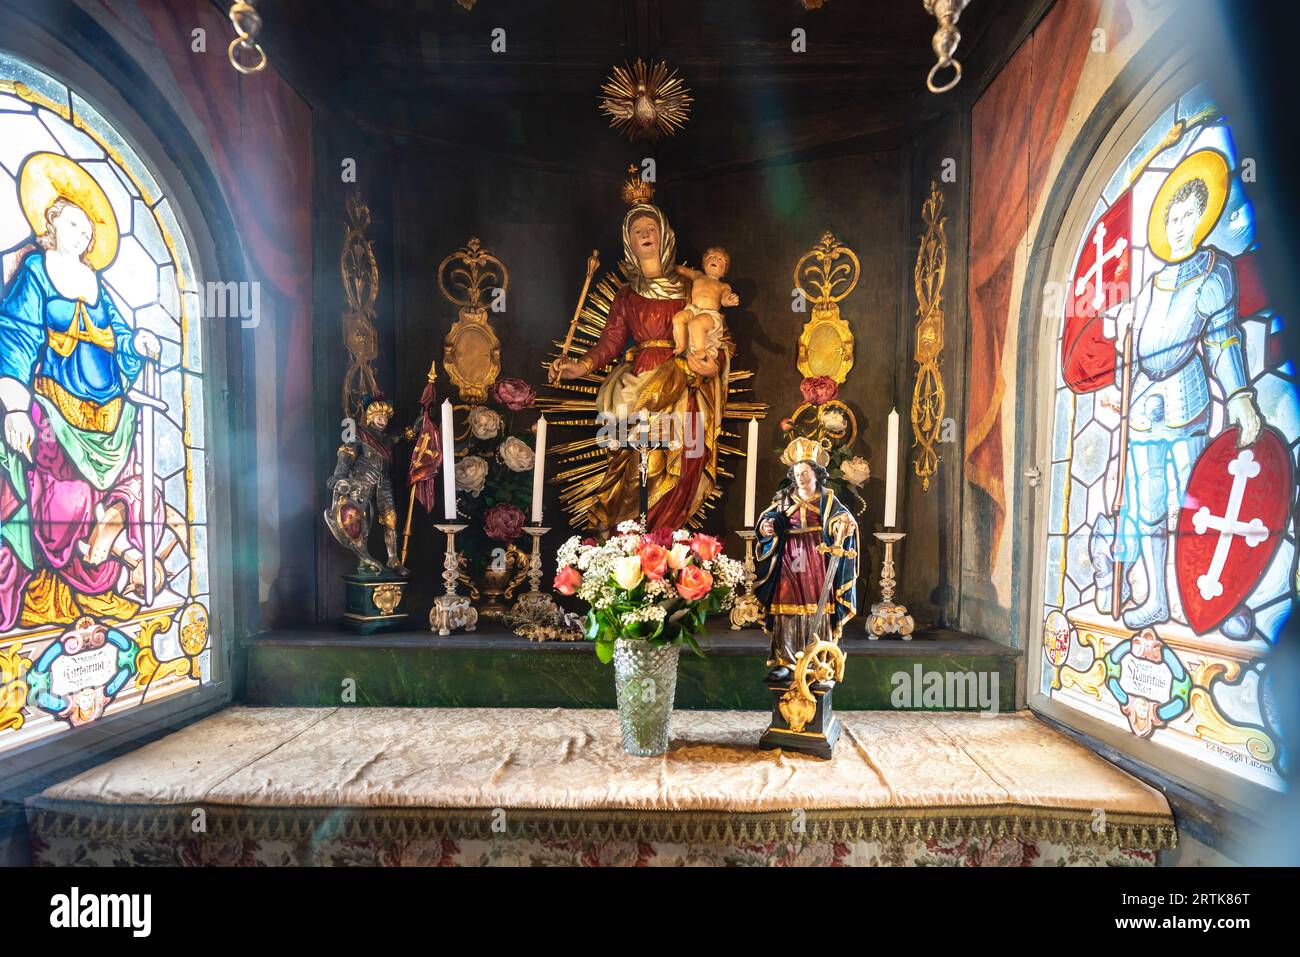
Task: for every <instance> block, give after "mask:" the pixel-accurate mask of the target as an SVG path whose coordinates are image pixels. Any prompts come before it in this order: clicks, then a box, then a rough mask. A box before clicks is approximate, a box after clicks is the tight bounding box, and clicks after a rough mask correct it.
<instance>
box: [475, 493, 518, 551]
mask: <svg viewBox="0 0 1300 957" xmlns="http://www.w3.org/2000/svg"><path fill="white" fill-rule="evenodd" d="M523 530H524V512H523V509H521V508H520V507H519V506H517V505H511V504H510V503H509V502H498V503H497V504H495V505H493V506H492V507H491V508H490V509H488V510H487V511H486V512H484V513H483V531H484V532H485V533H486V534H487V537H488V538H495V539H496V540H497V541H498V542H513V541H514V540H515V539H516V538H518V537H519V536H520V535H521V534H522V533H523Z"/></svg>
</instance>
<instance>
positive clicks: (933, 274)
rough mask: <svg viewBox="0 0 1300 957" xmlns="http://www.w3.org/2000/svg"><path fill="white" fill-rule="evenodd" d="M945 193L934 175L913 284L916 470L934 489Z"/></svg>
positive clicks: (940, 407)
mask: <svg viewBox="0 0 1300 957" xmlns="http://www.w3.org/2000/svg"><path fill="white" fill-rule="evenodd" d="M942 213H943V193H942V192H940V191H939V184H938V183H936V182H934V181H933V180H931V182H930V195H929V196H927V197H926V200H925V202H924V203H923V204H922V205H921V219H922V221H923V222H924V223H925V234H924V235H923V236H922V237H921V248H920V249H919V250H918V251H917V253H916V266H915V267H914V268H913V270H912V284H913V286H914V287H915V289H916V351H915V352H914V354H913V357H912V358H913V361H914V362H916V384H915V385H914V386H913V388H912V435H913V436H915V438H914V439H913V441H912V445H913V447H919V451H918V452H917V454H916V455H915V457H914V458H913V459H912V470H913V471H914V472H915V473H916V476H917V477H918V478H919V479H920V480H921V490H922V491H924V492H928V491H930V479H931V478H933V477H934V476H935V475H936V474H937V473H938V471H939V462H940V460H941V458H942V457H941V456H940V455H939V452H938V450H937V446H938V444H939V441H940V438H941V432H942V429H943V416H944V411H945V407H946V393H945V392H944V387H943V373H942V372H941V371H940V369H939V363H940V353H942V352H943V280H944V275H945V274H946V273H947V270H948V238H947V236H946V235H945V233H944V226H945V225H946V224H947V222H948V217H946V216H944V215H942Z"/></svg>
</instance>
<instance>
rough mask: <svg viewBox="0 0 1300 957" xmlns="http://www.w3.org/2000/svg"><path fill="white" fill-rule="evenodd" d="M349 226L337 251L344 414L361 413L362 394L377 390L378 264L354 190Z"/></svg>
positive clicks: (367, 213)
mask: <svg viewBox="0 0 1300 957" xmlns="http://www.w3.org/2000/svg"><path fill="white" fill-rule="evenodd" d="M347 214H348V225H347V227H346V228H345V231H344V234H343V251H342V252H341V253H340V254H339V276H340V277H341V278H342V280H343V294H344V295H345V296H347V300H348V310H347V312H345V313H344V314H343V346H344V348H346V349H347V351H348V368H347V372H346V373H344V375H343V414H344V415H350V416H358V417H359V416H360V414H361V411H362V410H361V399H362V396H366V395H371V394H373V393H375V392H378V391H379V386H378V384H377V383H376V382H375V371H374V369H372V368H371V367H370V364H371V363H372V362H374V361H375V357H376V356H377V355H378V354H379V343H378V332H377V331H376V329H375V300H376V299H377V298H378V297H379V264H378V263H377V262H376V261H375V247H374V243H373V242H372V241H371V240H370V239H369V238H368V237H367V236H366V231H367V230H369V229H370V207H369V206H367V205H366V204H365V203H363V202H362V201H361V195H360V194H359V193H353V194H352V195H351V196H349V197H348V201H347Z"/></svg>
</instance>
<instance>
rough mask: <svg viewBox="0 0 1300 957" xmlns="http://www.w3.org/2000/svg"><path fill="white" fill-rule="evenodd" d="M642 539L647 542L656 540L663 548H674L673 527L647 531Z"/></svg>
mask: <svg viewBox="0 0 1300 957" xmlns="http://www.w3.org/2000/svg"><path fill="white" fill-rule="evenodd" d="M642 539H643V540H644V541H647V542H654V543H655V544H656V545H659V546H661V547H663V548H672V545H673V530H672V529H671V528H656V529H655V530H654V531H653V532H646V533H645V535H643V536H642Z"/></svg>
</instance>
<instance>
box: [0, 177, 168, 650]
mask: <svg viewBox="0 0 1300 957" xmlns="http://www.w3.org/2000/svg"><path fill="white" fill-rule="evenodd" d="M19 200H20V202H21V205H22V209H23V212H24V214H25V215H26V217H27V220H28V222H29V223H30V224H31V227H32V233H33V243H32V248H31V250H30V251H29V252H28V253H27V254H26V256H25V258H24V259H23V260H22V263H21V265H20V266H19V267H18V269H17V272H16V273H15V274H14V276H13V279H12V281H11V282H10V283H9V286H8V288H7V289H6V290H5V291H4V296H3V299H2V300H0V405H2V406H3V413H4V429H3V443H2V444H0V631H5V630H8V629H10V628H12V627H14V626H15V625H21V626H30V625H43V624H50V623H62V622H72V621H75V620H76V619H77V618H78V617H80V616H81V615H83V614H89V615H93V616H95V617H96V618H114V619H118V620H125V619H128V618H130V617H131V616H132V615H134V614H135V612H136V611H137V609H138V607H139V605H140V604H142V603H145V599H146V596H147V595H148V596H149V597H152V594H153V593H154V591H155V589H156V588H160V587H161V586H162V584H163V582H164V580H165V578H164V576H165V572H164V568H163V563H162V560H161V559H162V558H163V557H165V555H163V553H162V551H161V550H159V549H156V548H155V547H154V546H155V544H159V543H155V542H153V541H150V542H148V543H147V542H146V537H147V536H146V530H145V528H144V524H145V523H144V517H145V515H146V514H149V515H151V524H152V526H153V528H152V529H150V530H149V531H151V532H152V531H154V530H157V529H165V528H166V527H167V523H168V520H169V519H170V520H171V523H172V524H173V525H174V526H176V525H181V524H183V520H181V519H180V517H179V516H178V515H169V514H168V509H166V508H165V507H164V505H163V502H162V498H161V496H159V495H156V494H150V492H151V491H153V490H152V488H151V485H152V483H150V482H148V481H146V479H145V477H144V476H143V475H142V471H141V468H140V463H139V462H138V461H137V459H138V458H140V457H147V452H146V450H144V449H143V448H141V447H139V445H138V441H137V440H138V439H139V438H141V436H140V434H139V433H140V429H139V425H140V420H141V419H142V418H143V415H147V414H148V412H149V411H156V410H160V409H163V408H165V405H164V404H163V403H162V402H161V401H160V400H159V399H157V398H154V397H152V396H149V395H148V394H147V392H148V390H147V389H146V388H144V376H143V373H144V372H145V369H146V365H147V362H146V360H149V359H156V358H157V356H158V354H159V342H158V338H157V337H156V336H155V335H154V333H152V332H151V331H149V330H147V329H132V328H131V327H130V326H129V325H128V324H127V322H126V321H125V319H123V317H122V315H121V314H120V313H119V311H118V309H117V307H116V306H115V305H114V302H113V298H112V296H111V295H110V294H109V293H108V292H107V290H106V289H105V288H104V285H103V283H102V282H101V281H100V276H99V272H100V271H101V270H103V269H105V268H107V267H108V266H109V265H110V264H111V263H112V261H113V259H114V258H115V256H116V254H117V248H118V240H119V232H118V224H117V218H116V216H115V215H114V212H113V208H112V206H111V204H110V203H109V201H108V198H107V196H106V195H105V194H104V191H103V189H102V188H101V187H100V186H99V184H98V183H97V182H96V181H95V180H94V178H92V177H91V176H90V175H89V174H88V173H87V172H86V171H85V170H84V169H83V168H82V167H81V166H80V165H78V164H77V163H76V162H75V161H73V160H71V159H68V158H67V157H64V156H60V155H58V154H55V153H35V154H32V155H31V156H29V157H27V159H26V160H25V161H24V163H23V166H22V170H21V173H20V175H19ZM142 409H145V410H148V411H146V412H144V413H143V415H142ZM146 431H147V430H146ZM143 438H144V439H147V438H148V436H147V435H145V436H143ZM137 453H138V454H137ZM148 537H149V538H152V537H153V536H152V535H150V536H148ZM176 542H182V543H183V535H182V536H177V537H176V538H175V539H174V541H173V543H172V547H174V544H175V543H176ZM150 553H151V554H150ZM146 554H150V559H149V561H146V559H145V556H146Z"/></svg>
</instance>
